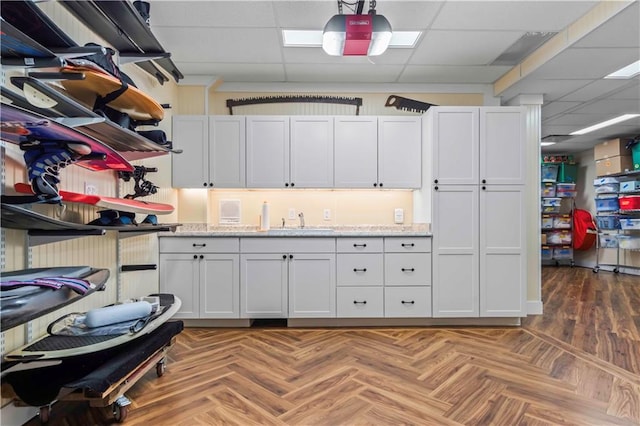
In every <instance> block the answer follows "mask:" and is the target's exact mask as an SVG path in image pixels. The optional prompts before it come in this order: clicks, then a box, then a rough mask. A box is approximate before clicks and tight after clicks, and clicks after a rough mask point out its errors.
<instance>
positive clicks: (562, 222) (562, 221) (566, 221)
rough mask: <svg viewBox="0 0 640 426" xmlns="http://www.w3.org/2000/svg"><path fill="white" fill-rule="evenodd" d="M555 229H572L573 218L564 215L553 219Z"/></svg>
mask: <svg viewBox="0 0 640 426" xmlns="http://www.w3.org/2000/svg"><path fill="white" fill-rule="evenodd" d="M553 227H554V228H557V229H571V216H570V215H568V214H563V215H562V216H556V217H554V218H553Z"/></svg>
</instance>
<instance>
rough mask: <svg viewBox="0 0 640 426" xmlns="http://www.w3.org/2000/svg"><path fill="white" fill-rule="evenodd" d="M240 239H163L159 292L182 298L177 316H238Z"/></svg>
mask: <svg viewBox="0 0 640 426" xmlns="http://www.w3.org/2000/svg"><path fill="white" fill-rule="evenodd" d="M238 250H239V242H238V239H237V238H186V237H185V238H174V237H165V238H160V291H161V292H165V293H173V294H175V295H177V296H178V297H179V298H180V300H181V301H182V306H181V307H180V310H179V311H178V313H176V315H175V318H182V319H200V318H225V319H227V318H239V317H240V309H239V308H240V303H239V302H240V286H239V281H240V279H239V277H240V266H239V257H240V255H239V253H238Z"/></svg>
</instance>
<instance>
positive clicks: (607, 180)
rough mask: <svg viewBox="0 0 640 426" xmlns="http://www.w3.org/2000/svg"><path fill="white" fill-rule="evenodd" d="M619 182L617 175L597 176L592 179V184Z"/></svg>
mask: <svg viewBox="0 0 640 426" xmlns="http://www.w3.org/2000/svg"><path fill="white" fill-rule="evenodd" d="M619 182H620V180H619V179H618V178H617V177H599V178H595V179H594V180H593V185H594V186H599V185H608V184H611V183H619Z"/></svg>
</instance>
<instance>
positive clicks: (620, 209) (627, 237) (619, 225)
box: [593, 171, 640, 273]
mask: <svg viewBox="0 0 640 426" xmlns="http://www.w3.org/2000/svg"><path fill="white" fill-rule="evenodd" d="M606 178H613V179H616V180H617V181H618V183H617V184H616V183H614V182H609V183H606V184H605V185H611V187H610V188H609V189H611V190H606V191H600V192H598V191H597V197H596V207H599V206H600V205H601V203H602V201H600V202H599V201H598V200H615V203H616V204H615V205H614V206H609V211H607V210H605V211H602V210H600V211H599V212H600V213H603V212H606V213H607V214H603V215H598V216H596V221H597V224H598V240H597V244H596V266H595V267H594V268H593V272H599V270H600V267H601V266H613V272H614V273H618V272H620V268H625V269H640V266H634V265H627V264H623V263H621V257H622V256H621V252H623V251H638V252H640V206H637V207H638V208H626V206H625V205H620V203H621V202H622V203H625V204H626V200H627V198H626V197H627V196H631V197H638V199H640V183H636V182H639V181H640V171H634V172H627V173H618V174H615V175H610V176H607V177H603V178H601V179H606ZM597 181H598V179H596V182H597ZM596 186H597V185H596ZM610 202H611V203H612V204H613V203H614V202H613V201H610ZM613 207H615V209H613ZM634 207H635V206H634ZM605 248H615V249H616V260H615V263H601V261H600V260H601V259H602V253H601V250H602V249H605Z"/></svg>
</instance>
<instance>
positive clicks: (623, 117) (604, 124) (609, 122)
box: [569, 114, 640, 135]
mask: <svg viewBox="0 0 640 426" xmlns="http://www.w3.org/2000/svg"><path fill="white" fill-rule="evenodd" d="M636 117H640V114H624V115H621V116H619V117H615V118H612V119H611V120H607V121H603V122H602V123H598V124H594V125H593V126H589V127H585V128H584V129H580V130H576V131H575V132H572V133H569V134H570V135H584V134H587V133H591V132H594V131H596V130H599V129H602V128H603V127H608V126H612V125H614V124H617V123H620V122H622V121H626V120H630V119H632V118H636Z"/></svg>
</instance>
